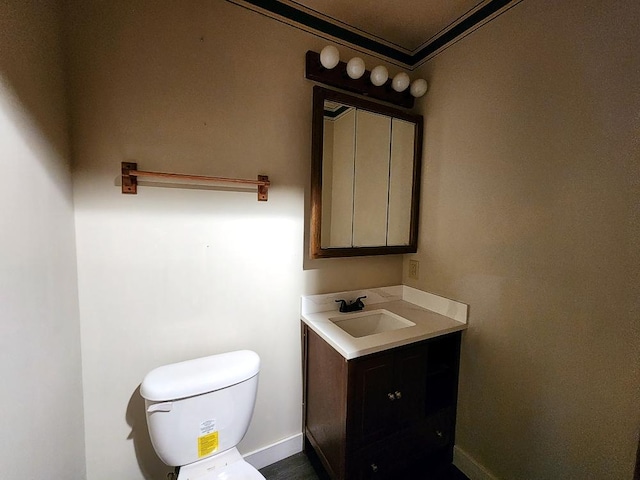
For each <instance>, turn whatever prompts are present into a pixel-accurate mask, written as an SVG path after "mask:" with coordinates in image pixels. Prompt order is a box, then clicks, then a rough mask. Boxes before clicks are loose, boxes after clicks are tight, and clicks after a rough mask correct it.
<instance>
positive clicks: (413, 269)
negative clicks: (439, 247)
mask: <svg viewBox="0 0 640 480" xmlns="http://www.w3.org/2000/svg"><path fill="white" fill-rule="evenodd" d="M419 273H420V262H419V261H418V260H409V278H413V279H415V280H418V275H419Z"/></svg>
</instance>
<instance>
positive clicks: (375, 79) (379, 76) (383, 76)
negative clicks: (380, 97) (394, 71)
mask: <svg viewBox="0 0 640 480" xmlns="http://www.w3.org/2000/svg"><path fill="white" fill-rule="evenodd" d="M388 78H389V72H388V71H387V69H386V67H384V66H382V65H378V66H377V67H374V68H373V70H371V83H373V84H374V85H375V86H376V87H380V86H381V85H384V84H385V82H386V81H387V79H388Z"/></svg>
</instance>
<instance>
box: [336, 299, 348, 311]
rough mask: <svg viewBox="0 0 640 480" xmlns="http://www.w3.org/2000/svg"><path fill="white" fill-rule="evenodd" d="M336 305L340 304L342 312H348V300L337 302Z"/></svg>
mask: <svg viewBox="0 0 640 480" xmlns="http://www.w3.org/2000/svg"><path fill="white" fill-rule="evenodd" d="M336 303H339V304H340V312H342V313H344V312H346V311H347V301H346V300H342V299H340V300H336Z"/></svg>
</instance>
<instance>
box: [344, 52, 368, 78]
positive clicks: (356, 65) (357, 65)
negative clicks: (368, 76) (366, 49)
mask: <svg viewBox="0 0 640 480" xmlns="http://www.w3.org/2000/svg"><path fill="white" fill-rule="evenodd" d="M364 70H365V67H364V60H362V59H361V58H360V57H353V58H352V59H351V60H349V61H348V62H347V75H349V78H353V79H354V80H357V79H359V78H360V77H361V76H362V75H364Z"/></svg>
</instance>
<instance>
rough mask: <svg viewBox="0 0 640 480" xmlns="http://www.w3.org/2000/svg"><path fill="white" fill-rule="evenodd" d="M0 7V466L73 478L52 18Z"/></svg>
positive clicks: (76, 466) (74, 415)
mask: <svg viewBox="0 0 640 480" xmlns="http://www.w3.org/2000/svg"><path fill="white" fill-rule="evenodd" d="M59 13H60V12H59V11H58V9H57V8H55V7H53V6H52V3H51V2H38V1H24V0H15V1H4V2H2V3H0V166H1V167H2V177H3V182H2V188H0V379H1V380H0V381H1V382H2V383H1V386H0V412H1V414H0V415H1V420H0V466H1V468H0V472H1V475H2V477H3V478H25V479H27V478H30V479H36V478H69V479H71V478H72V479H82V478H85V460H84V444H83V420H82V417H83V415H82V381H81V380H82V378H81V365H80V323H79V319H78V296H77V278H76V252H75V242H74V224H73V201H72V191H71V174H70V168H69V145H68V120H67V112H66V109H65V95H64V92H65V89H64V76H63V55H62V44H61V35H60V25H61V22H60V15H59Z"/></svg>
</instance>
